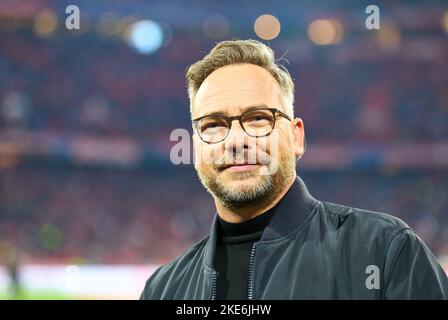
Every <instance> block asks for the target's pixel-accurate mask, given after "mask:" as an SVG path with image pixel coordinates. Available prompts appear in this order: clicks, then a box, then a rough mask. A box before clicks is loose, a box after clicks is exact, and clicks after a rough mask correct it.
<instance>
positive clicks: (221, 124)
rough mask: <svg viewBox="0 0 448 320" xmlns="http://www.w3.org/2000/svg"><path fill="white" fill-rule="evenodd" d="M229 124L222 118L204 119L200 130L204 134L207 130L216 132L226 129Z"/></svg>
mask: <svg viewBox="0 0 448 320" xmlns="http://www.w3.org/2000/svg"><path fill="white" fill-rule="evenodd" d="M226 127H227V123H226V122H225V121H224V120H223V119H220V118H211V119H210V118H209V119H207V118H204V119H202V120H201V121H200V122H199V129H200V130H201V131H202V132H204V131H206V130H208V131H214V130H218V129H222V128H226Z"/></svg>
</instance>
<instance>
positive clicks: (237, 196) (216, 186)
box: [196, 152, 295, 211]
mask: <svg viewBox="0 0 448 320" xmlns="http://www.w3.org/2000/svg"><path fill="white" fill-rule="evenodd" d="M237 158H239V159H241V157H237ZM267 158H268V159H269V157H267V156H265V162H263V163H265V164H263V165H261V164H260V165H258V166H257V167H255V168H253V169H251V170H247V171H241V172H238V171H228V170H226V169H225V167H223V166H222V165H221V166H220V165H204V164H198V165H197V166H196V171H197V173H198V177H199V180H200V181H201V183H202V185H203V186H204V187H205V188H206V190H207V191H208V192H210V193H211V194H212V195H213V197H214V198H217V199H218V200H219V201H220V202H221V203H222V204H223V205H224V206H225V207H226V208H227V209H229V210H233V211H235V210H238V209H244V208H251V207H258V206H263V205H264V204H267V203H269V202H270V201H272V200H273V199H274V198H275V197H276V196H277V195H278V194H279V193H280V192H281V191H282V190H284V188H285V187H286V185H287V184H288V182H289V181H290V179H291V177H292V176H295V156H294V154H293V153H292V152H291V153H288V154H285V155H283V156H280V157H279V159H278V164H276V165H277V166H276V170H275V171H274V172H272V173H270V174H261V170H262V169H264V170H267V172H270V171H269V170H271V169H272V167H273V163H272V159H269V162H268V163H267V162H266V159H267ZM262 166H266V167H265V168H263V167H262Z"/></svg>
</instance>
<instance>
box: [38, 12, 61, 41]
mask: <svg viewBox="0 0 448 320" xmlns="http://www.w3.org/2000/svg"><path fill="white" fill-rule="evenodd" d="M57 26H58V18H57V16H56V13H55V12H54V11H53V10H50V9H44V10H42V11H41V12H39V13H38V14H37V16H36V18H35V20H34V32H35V33H36V34H37V35H38V36H40V37H42V38H47V37H51V36H52V35H53V34H54V32H55V31H56V28H57Z"/></svg>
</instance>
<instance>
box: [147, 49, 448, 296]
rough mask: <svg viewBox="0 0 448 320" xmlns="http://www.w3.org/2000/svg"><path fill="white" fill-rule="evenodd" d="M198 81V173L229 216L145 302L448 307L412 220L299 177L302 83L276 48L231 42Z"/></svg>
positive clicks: (196, 70)
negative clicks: (316, 190) (348, 200)
mask: <svg viewBox="0 0 448 320" xmlns="http://www.w3.org/2000/svg"><path fill="white" fill-rule="evenodd" d="M187 83H188V92H189V98H190V109H191V110H190V111H191V115H192V119H193V127H194V136H193V140H194V146H195V151H196V153H195V154H196V161H195V168H196V170H197V173H198V176H199V178H200V180H201V182H202V184H203V185H204V187H205V188H206V189H207V191H208V192H209V193H210V194H211V195H212V196H213V199H214V202H215V205H216V211H217V215H215V219H214V222H213V224H212V227H211V231H210V235H209V236H207V237H206V238H204V239H203V240H202V241H200V242H199V243H197V244H196V245H194V246H193V247H192V248H190V249H189V250H187V251H186V252H185V253H184V254H183V255H181V256H180V257H178V258H177V259H175V260H173V261H171V262H169V263H168V264H166V265H163V266H162V267H160V268H159V269H158V270H156V272H155V273H154V274H153V275H152V276H151V277H150V278H149V280H148V281H147V283H146V286H145V288H144V291H143V292H142V294H141V299H446V298H447V297H448V280H447V276H446V274H445V273H444V271H443V270H442V268H441V266H440V265H439V264H438V262H437V261H436V258H435V257H434V255H433V254H432V253H431V251H430V250H429V248H428V247H427V246H426V245H425V244H424V243H423V241H422V240H421V239H420V238H419V237H418V236H417V235H416V234H415V233H414V232H413V231H412V230H411V229H410V228H409V227H408V226H407V225H406V224H405V223H404V222H403V221H401V220H400V219H398V218H394V217H392V216H390V215H387V214H382V213H375V212H370V211H365V210H361V209H356V208H349V207H345V206H341V205H337V204H332V203H326V202H321V201H318V200H316V199H314V198H313V197H312V196H311V195H310V194H309V193H308V191H307V189H306V187H305V184H304V183H303V181H302V180H301V179H300V178H299V177H297V175H296V170H295V163H296V160H297V159H299V158H300V157H301V156H302V154H303V153H304V151H305V134H304V125H303V121H302V120H301V119H300V118H294V114H293V103H294V98H293V97H294V85H293V82H292V79H291V76H290V75H289V73H288V71H287V70H286V69H285V68H284V67H282V66H279V65H277V64H276V62H275V60H274V54H273V51H272V50H271V49H270V48H269V47H267V46H265V45H263V44H262V43H260V42H258V41H254V40H234V41H223V42H221V43H219V44H217V45H216V47H215V48H214V49H213V50H212V51H211V52H210V53H209V54H208V55H207V56H205V57H204V58H203V59H202V60H200V61H198V62H196V63H195V64H193V65H192V66H191V67H190V68H189V69H188V71H187ZM254 151H256V152H255V154H256V156H255V157H250V155H253V154H254ZM204 159H205V160H207V159H208V160H209V161H204Z"/></svg>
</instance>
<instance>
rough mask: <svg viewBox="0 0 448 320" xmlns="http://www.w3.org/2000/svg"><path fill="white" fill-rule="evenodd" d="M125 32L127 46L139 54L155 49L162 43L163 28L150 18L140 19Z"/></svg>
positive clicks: (152, 51) (151, 51) (149, 52)
mask: <svg viewBox="0 0 448 320" xmlns="http://www.w3.org/2000/svg"><path fill="white" fill-rule="evenodd" d="M129 28H130V29H129V30H128V31H126V32H125V34H126V37H127V39H126V40H127V42H128V44H129V46H130V47H131V48H133V49H135V50H136V51H137V52H138V53H141V54H151V53H154V52H155V51H157V50H158V49H159V48H160V47H161V46H162V43H163V28H162V27H161V25H159V24H158V23H156V22H154V21H151V20H141V21H138V22H136V23H134V24H132V25H130V26H129Z"/></svg>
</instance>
